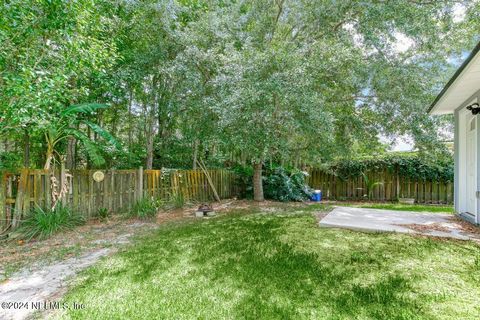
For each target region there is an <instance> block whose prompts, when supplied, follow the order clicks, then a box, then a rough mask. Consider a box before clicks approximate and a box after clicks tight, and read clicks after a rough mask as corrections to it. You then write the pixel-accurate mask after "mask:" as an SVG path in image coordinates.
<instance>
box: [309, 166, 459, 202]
mask: <svg viewBox="0 0 480 320" xmlns="http://www.w3.org/2000/svg"><path fill="white" fill-rule="evenodd" d="M366 176H367V180H368V181H370V183H371V184H372V185H373V184H374V183H375V185H374V186H373V187H371V188H370V189H371V190H370V192H369V190H368V189H369V187H368V186H367V183H366V181H365V179H364V177H363V176H357V177H350V178H345V179H342V178H341V177H338V176H336V175H334V174H331V173H328V172H325V171H323V170H320V169H311V170H309V176H308V178H307V183H308V184H309V185H310V186H311V187H312V188H314V189H319V190H322V194H323V197H324V198H325V199H331V200H354V201H355V200H366V199H368V198H369V195H368V193H370V200H374V201H393V200H396V199H398V198H413V199H415V202H417V203H427V204H428V203H432V204H451V203H453V183H452V182H451V181H432V180H413V179H408V178H405V177H402V176H400V175H398V174H396V173H395V172H390V171H388V170H387V169H383V170H376V171H369V172H367V173H366Z"/></svg>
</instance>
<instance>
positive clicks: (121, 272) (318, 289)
mask: <svg viewBox="0 0 480 320" xmlns="http://www.w3.org/2000/svg"><path fill="white" fill-rule="evenodd" d="M314 221H315V219H314V218H313V217H312V216H311V215H310V214H295V215H289V214H288V212H283V213H282V214H256V215H245V212H243V211H242V212H240V213H238V214H233V215H229V216H226V217H221V218H216V219H208V220H207V219H206V220H203V221H201V222H181V223H171V224H168V225H164V226H162V227H160V229H159V230H158V231H156V232H155V233H154V234H152V235H150V236H148V237H143V238H140V239H138V240H137V244H136V245H134V246H132V247H130V248H128V249H126V250H124V251H123V252H120V253H119V254H117V255H115V256H113V257H111V258H109V259H107V260H105V261H103V262H102V263H101V264H99V265H97V266H96V267H94V268H91V269H89V270H87V272H85V273H84V280H82V281H81V282H80V283H79V284H78V285H77V286H76V287H74V288H73V289H72V290H71V291H70V293H69V294H68V296H67V301H76V302H82V303H84V304H85V305H87V306H88V307H89V308H87V309H85V310H81V311H71V310H68V311H66V312H67V314H68V315H69V317H72V318H78V319H83V318H92V317H102V318H111V319H117V318H118V319H121V318H129V319H148V318H172V317H181V318H188V319H190V318H205V319H223V318H242V319H297V318H305V319H312V318H317V319H345V318H347V319H348V318H350V319H353V318H362V319H434V318H439V317H438V316H439V314H438V311H432V309H431V307H430V306H431V305H430V304H429V303H431V302H432V300H434V299H436V298H435V297H433V298H432V294H431V293H430V292H429V290H430V288H427V289H422V288H419V287H418V281H427V282H428V281H429V277H431V276H432V275H434V274H435V273H436V272H450V273H449V274H448V277H450V278H451V277H452V276H453V273H454V272H455V271H451V270H448V269H446V268H445V267H444V263H445V262H443V261H442V264H440V265H439V266H436V265H435V264H434V261H433V260H429V259H432V257H441V258H442V257H443V256H444V255H446V257H447V258H446V260H447V261H448V257H449V255H451V257H452V259H454V260H455V259H457V260H456V261H460V262H461V263H464V264H466V262H464V260H462V259H463V257H465V256H468V255H470V254H476V255H477V256H480V250H479V249H478V247H476V246H473V245H471V244H465V245H464V244H463V243H462V244H460V245H459V244H457V243H455V242H448V243H447V242H437V241H434V240H430V239H418V238H414V237H408V236H394V235H392V236H387V235H371V234H362V233H355V232H350V231H344V230H325V229H319V228H316V227H315V224H314ZM436 259H438V258H436ZM442 259H443V258H442ZM427 261H428V262H427ZM432 261H433V262H432ZM475 261H476V260H475ZM403 263H405V264H410V265H413V267H411V266H410V267H408V268H405V270H404V269H402V265H403ZM452 263H453V262H452ZM474 263H476V262H474V261H472V266H473V264H474ZM423 264H428V266H427V267H425V268H423ZM457 264H458V262H457ZM434 268H437V269H434ZM466 270H467V269H466ZM476 274H477V276H480V272H479V271H477V272H476ZM455 276H456V274H455ZM463 276H465V277H470V278H471V277H472V273H471V272H470V273H468V275H467V273H466V274H465V275H461V277H463ZM475 279H476V278H473V280H472V279H465V281H470V282H472V281H473V282H475V281H476V280H475ZM470 282H469V285H470ZM442 285H443V286H444V288H442V290H443V289H445V288H448V289H451V287H450V283H442ZM434 289H435V290H436V289H437V288H434ZM422 290H423V291H422ZM445 290H446V289H445ZM462 290H463V289H462ZM465 290H468V289H465ZM470 290H472V289H470ZM475 290H476V289H475ZM475 292H476V291H471V292H470V293H471V294H474V293H475ZM465 294H466V295H467V294H469V293H468V291H465ZM438 299H439V300H438V301H441V302H446V303H450V302H449V301H448V299H447V298H445V297H440V298H438ZM102 301H103V302H104V301H108V304H106V303H103V302H102ZM434 302H435V301H434ZM447 309H448V310H449V312H452V314H453V315H457V313H456V312H457V310H456V309H455V307H452V306H450V305H448V306H447ZM435 312H437V313H435ZM452 314H447V315H443V314H440V315H442V316H444V317H445V318H452V317H451V315H452ZM449 316H450V317H449ZM472 318H473V319H474V318H475V317H472Z"/></svg>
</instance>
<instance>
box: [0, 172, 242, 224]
mask: <svg viewBox="0 0 480 320" xmlns="http://www.w3.org/2000/svg"><path fill="white" fill-rule="evenodd" d="M95 172H97V170H72V171H71V172H69V171H65V172H64V174H61V172H60V171H59V170H57V171H56V172H55V171H49V170H37V169H22V170H20V172H16V173H11V172H0V219H1V221H0V232H1V231H2V230H5V229H6V228H8V227H10V226H11V227H14V228H15V227H16V226H18V224H19V222H20V220H21V219H23V217H24V216H25V214H26V213H28V212H29V211H30V210H31V209H32V208H34V207H35V206H40V207H43V208H46V207H49V206H51V205H52V201H54V199H53V198H52V191H54V192H53V193H55V192H57V193H58V192H60V189H61V187H62V186H67V188H66V190H68V191H67V193H66V196H65V197H63V198H62V201H61V202H62V203H63V204H64V205H66V206H68V207H70V208H72V209H74V210H76V211H78V212H79V213H81V214H83V215H85V216H86V217H91V216H92V215H94V214H95V213H96V212H98V210H99V209H102V208H105V209H108V210H110V211H113V212H115V211H120V210H127V209H129V208H131V206H132V205H133V204H134V203H135V202H137V201H138V200H140V199H142V198H152V199H162V200H169V199H171V198H172V197H183V199H184V200H185V201H190V202H191V201H210V200H212V199H213V192H212V188H211V186H210V184H209V182H208V180H207V177H206V175H205V174H204V173H203V172H202V171H201V170H143V169H141V168H140V169H138V170H104V171H101V172H102V173H103V176H104V177H103V180H102V181H99V182H97V181H96V180H94V179H93V174H94V173H95ZM208 173H209V175H210V177H211V180H212V184H213V185H214V186H215V188H216V190H217V192H218V195H219V197H220V198H222V199H224V198H231V197H234V196H236V195H237V193H238V189H237V187H236V185H237V184H236V183H235V181H236V176H235V174H234V173H232V172H230V171H228V170H223V169H216V170H208Z"/></svg>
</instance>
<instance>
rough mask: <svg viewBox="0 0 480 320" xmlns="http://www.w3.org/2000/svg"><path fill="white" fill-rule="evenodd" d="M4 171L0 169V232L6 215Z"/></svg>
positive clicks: (4, 224) (5, 222)
mask: <svg viewBox="0 0 480 320" xmlns="http://www.w3.org/2000/svg"><path fill="white" fill-rule="evenodd" d="M5 182H6V181H5V173H4V172H3V171H0V232H1V231H2V230H4V229H5V226H6V224H7V217H6V210H5V207H6V203H5V200H6V196H5V195H6V193H7V192H6V191H7V184H6V183H5Z"/></svg>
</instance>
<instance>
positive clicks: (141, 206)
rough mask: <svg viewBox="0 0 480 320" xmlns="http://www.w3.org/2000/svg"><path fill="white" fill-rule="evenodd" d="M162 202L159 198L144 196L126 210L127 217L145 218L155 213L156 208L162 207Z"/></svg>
mask: <svg viewBox="0 0 480 320" xmlns="http://www.w3.org/2000/svg"><path fill="white" fill-rule="evenodd" d="M162 205H163V202H162V201H161V200H154V199H149V198H144V199H142V200H139V201H137V202H136V203H135V204H134V205H133V207H132V209H131V210H129V211H127V214H126V215H127V217H131V218H139V219H147V218H152V217H154V216H156V215H157V212H158V210H159V209H160V208H161V207H162Z"/></svg>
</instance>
